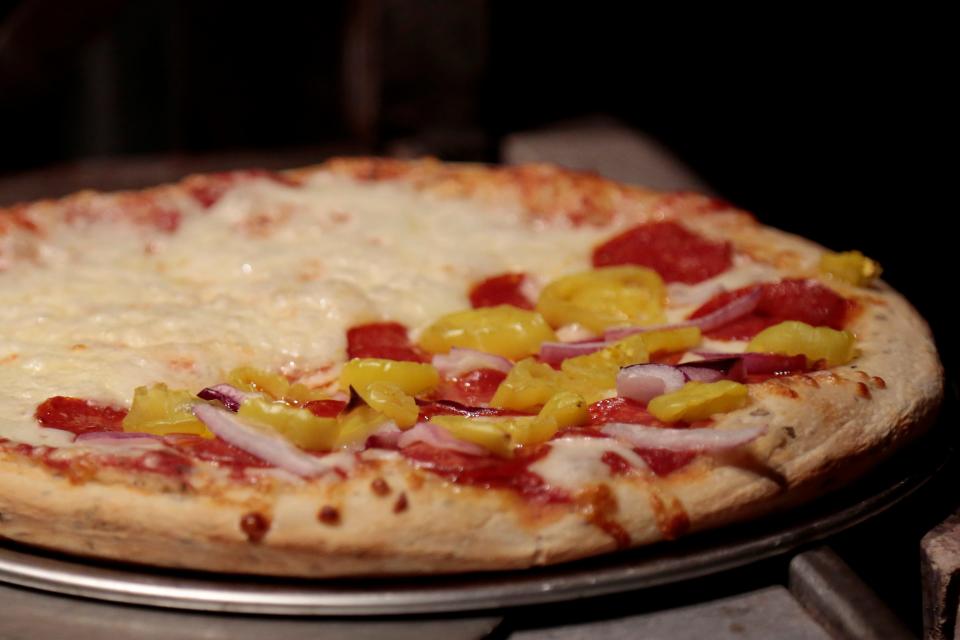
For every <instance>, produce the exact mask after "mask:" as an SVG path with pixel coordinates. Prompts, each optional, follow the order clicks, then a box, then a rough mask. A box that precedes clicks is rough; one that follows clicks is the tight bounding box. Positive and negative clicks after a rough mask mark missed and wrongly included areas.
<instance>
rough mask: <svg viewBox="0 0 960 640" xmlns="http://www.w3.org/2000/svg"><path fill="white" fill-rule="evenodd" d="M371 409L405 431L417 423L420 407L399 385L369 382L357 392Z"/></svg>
mask: <svg viewBox="0 0 960 640" xmlns="http://www.w3.org/2000/svg"><path fill="white" fill-rule="evenodd" d="M357 393H359V394H360V397H361V398H363V400H364V402H366V403H367V404H368V405H369V406H370V408H371V409H373V410H375V411H377V412H379V413H381V414H383V415H385V416H386V417H388V418H390V419H391V420H393V421H394V422H395V423H396V424H397V426H398V427H400V428H402V429H405V428H408V427H412V426H413V425H415V424H416V423H417V417H418V416H419V415H420V407H418V406H417V401H416V400H414V399H413V396H410V395H407V394H406V393H404V391H403V389H401V388H400V386H399V385H397V384H394V383H392V382H380V381H377V382H371V383H370V384H368V385H367V386H365V387H363V391H358V392H357Z"/></svg>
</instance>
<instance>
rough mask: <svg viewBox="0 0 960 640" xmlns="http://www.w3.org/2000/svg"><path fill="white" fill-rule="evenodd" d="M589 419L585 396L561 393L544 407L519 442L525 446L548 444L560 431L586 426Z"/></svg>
mask: <svg viewBox="0 0 960 640" xmlns="http://www.w3.org/2000/svg"><path fill="white" fill-rule="evenodd" d="M589 419H590V413H589V411H587V402H586V400H584V399H583V396H581V395H580V394H579V393H574V392H572V391H561V392H560V393H557V394H555V395H554V396H553V397H552V398H550V400H549V401H548V402H547V404H545V405H543V409H541V410H540V413H538V414H537V417H536V418H534V419H533V421H532V422H531V423H530V425H529V427H528V428H527V430H526V433H524V434H523V435H522V437H521V438H519V441H520V443H521V444H524V445H531V444H539V443H541V442H546V441H547V440H549V439H550V438H552V437H553V435H554V434H555V433H556V432H557V431H559V430H560V429H562V428H564V427H575V426H579V425H581V424H585V423H586V422H587V420H589Z"/></svg>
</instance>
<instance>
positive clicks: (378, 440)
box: [366, 421, 403, 449]
mask: <svg viewBox="0 0 960 640" xmlns="http://www.w3.org/2000/svg"><path fill="white" fill-rule="evenodd" d="M402 435H403V431H401V430H400V427H398V426H397V424H396V423H395V422H392V421H391V422H387V423H385V424H383V425H382V426H380V427H379V428H377V430H376V431H374V432H373V433H371V434H370V435H369V436H368V437H367V442H366V446H367V447H368V448H369V447H377V448H378V449H398V448H399V447H400V436H402Z"/></svg>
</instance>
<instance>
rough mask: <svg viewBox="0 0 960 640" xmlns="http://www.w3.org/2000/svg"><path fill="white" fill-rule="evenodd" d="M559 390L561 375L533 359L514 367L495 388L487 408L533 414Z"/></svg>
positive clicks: (522, 361)
mask: <svg viewBox="0 0 960 640" xmlns="http://www.w3.org/2000/svg"><path fill="white" fill-rule="evenodd" d="M559 388H560V374H559V372H557V371H556V370H555V369H553V368H552V367H550V366H548V365H545V364H542V363H540V362H537V361H536V360H534V359H533V358H527V359H525V360H521V361H520V362H518V363H517V364H515V365H513V369H511V370H510V373H508V374H507V377H506V379H504V381H503V382H502V383H500V386H499V387H497V391H496V393H495V394H494V395H493V398H492V399H491V400H490V405H491V406H492V407H496V408H499V409H512V410H514V411H534V410H537V409H539V408H540V407H542V406H543V405H544V404H546V403H547V401H549V400H550V398H552V397H553V394H554V393H556V392H557V391H558V390H559Z"/></svg>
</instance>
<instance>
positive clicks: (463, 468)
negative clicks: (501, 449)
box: [401, 442, 570, 502]
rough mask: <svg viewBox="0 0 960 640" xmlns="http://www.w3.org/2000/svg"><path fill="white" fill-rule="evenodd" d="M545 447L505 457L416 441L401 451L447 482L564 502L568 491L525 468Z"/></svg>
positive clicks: (532, 498)
mask: <svg viewBox="0 0 960 640" xmlns="http://www.w3.org/2000/svg"><path fill="white" fill-rule="evenodd" d="M548 451H549V448H548V447H540V448H539V449H537V451H535V452H534V453H533V454H532V455H526V456H517V457H515V458H511V459H509V460H506V459H503V458H497V457H495V456H468V455H465V454H462V453H458V452H456V451H449V450H446V449H437V448H435V447H431V446H430V445H428V444H426V443H423V442H418V443H416V444H412V445H410V446H409V447H405V448H404V449H402V450H401V453H403V455H405V456H406V457H408V458H410V459H412V460H416V461H417V462H418V463H420V464H419V466H421V467H422V468H424V469H428V470H429V471H432V472H433V473H436V474H437V475H439V476H441V477H443V478H446V479H447V480H449V481H451V482H456V483H458V484H466V485H472V486H476V487H485V488H496V489H512V490H514V491H517V492H518V493H520V494H521V495H523V496H524V497H525V498H527V499H529V500H533V501H535V502H568V501H569V500H570V495H569V494H568V493H567V492H566V491H563V490H562V489H557V488H556V487H551V486H550V485H548V484H547V483H546V482H545V481H544V479H543V478H542V477H540V476H539V475H537V474H536V473H534V472H532V471H530V469H529V466H530V465H531V464H533V463H534V462H536V461H537V460H539V459H540V458H542V457H543V456H544V455H546V454H547V452H548Z"/></svg>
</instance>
